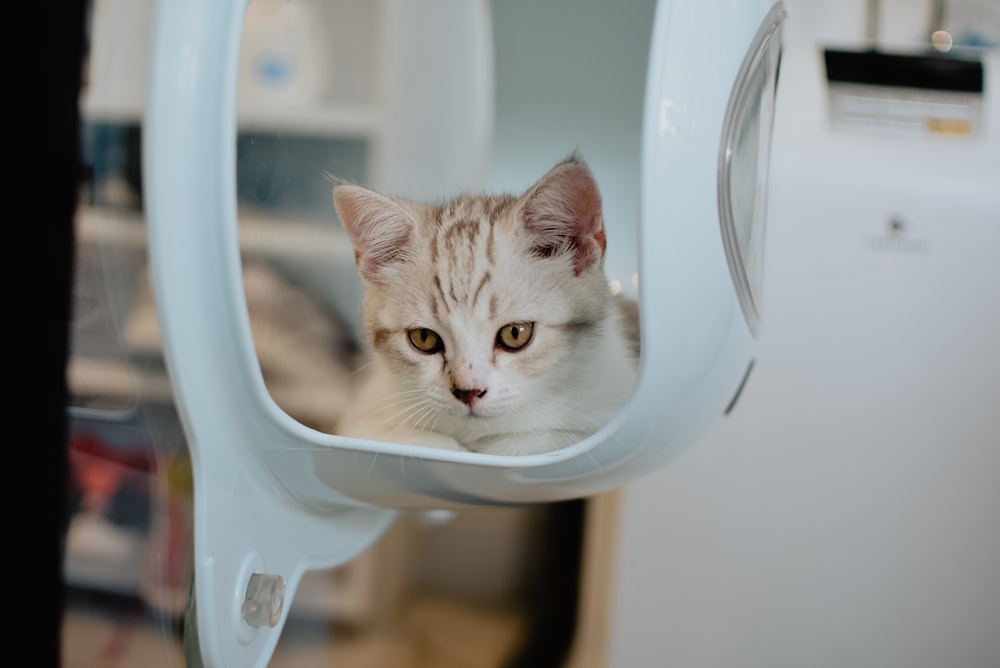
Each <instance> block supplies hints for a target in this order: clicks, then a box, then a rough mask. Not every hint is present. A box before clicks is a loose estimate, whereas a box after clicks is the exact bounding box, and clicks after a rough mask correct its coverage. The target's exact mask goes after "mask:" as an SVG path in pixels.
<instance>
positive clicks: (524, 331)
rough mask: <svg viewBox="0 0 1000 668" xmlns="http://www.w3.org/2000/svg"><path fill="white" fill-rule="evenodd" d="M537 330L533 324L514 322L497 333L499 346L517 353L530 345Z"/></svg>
mask: <svg viewBox="0 0 1000 668" xmlns="http://www.w3.org/2000/svg"><path fill="white" fill-rule="evenodd" d="M534 329H535V323H533V322H512V323H510V324H507V325H504V326H503V327H501V328H500V331H499V332H497V345H498V346H500V347H501V348H503V349H504V350H509V351H515V350H520V349H521V348H523V347H525V346H526V345H528V342H529V341H531V334H532V332H533V331H534Z"/></svg>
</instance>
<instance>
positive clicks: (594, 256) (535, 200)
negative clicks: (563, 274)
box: [521, 155, 607, 275]
mask: <svg viewBox="0 0 1000 668" xmlns="http://www.w3.org/2000/svg"><path fill="white" fill-rule="evenodd" d="M521 199H522V209H521V211H522V217H523V220H524V224H525V226H526V227H527V229H528V231H529V232H530V233H531V234H533V235H534V236H535V240H536V243H535V245H534V247H533V249H532V251H533V252H534V253H535V254H536V255H538V256H539V257H552V256H553V255H560V254H563V253H572V254H573V266H574V270H575V272H576V273H577V274H578V275H579V274H580V273H582V272H584V271H586V270H587V269H589V268H590V267H591V266H593V265H594V264H595V263H596V262H598V261H599V260H600V259H601V258H602V257H604V251H605V248H606V247H607V242H606V239H605V235H604V217H603V215H602V213H601V193H600V191H599V190H598V188H597V182H596V181H594V177H593V175H592V174H591V173H590V168H588V167H587V164H586V163H585V162H583V160H582V159H580V158H579V157H577V156H575V155H574V156H572V157H570V158H569V159H568V160H565V161H564V162H561V163H559V164H558V165H556V166H555V167H553V168H552V169H551V170H550V171H549V173H548V174H546V175H545V176H544V177H542V179H541V180H540V181H539V182H538V183H536V184H535V185H534V186H532V187H531V189H530V190H528V192H527V193H525V195H524V196H523V197H522V198H521Z"/></svg>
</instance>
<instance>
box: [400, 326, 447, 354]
mask: <svg viewBox="0 0 1000 668" xmlns="http://www.w3.org/2000/svg"><path fill="white" fill-rule="evenodd" d="M406 334H407V336H408V337H409V339H410V343H411V344H413V347H414V348H416V349H417V350H419V351H420V352H422V353H427V354H428V355H433V354H434V353H439V352H441V351H442V350H444V343H443V342H442V341H441V337H440V336H438V333H437V332H435V331H434V330H433V329H427V328H426V327H414V328H413V329H411V330H409V331H408V332H407V333H406Z"/></svg>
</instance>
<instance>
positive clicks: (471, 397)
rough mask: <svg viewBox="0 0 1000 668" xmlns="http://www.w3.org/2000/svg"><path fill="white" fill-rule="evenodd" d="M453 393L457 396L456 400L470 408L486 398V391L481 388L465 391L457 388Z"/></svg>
mask: <svg viewBox="0 0 1000 668" xmlns="http://www.w3.org/2000/svg"><path fill="white" fill-rule="evenodd" d="M451 393H452V394H454V395H455V398H456V399H458V400H459V401H461V402H462V403H463V404H465V405H467V406H468V407H469V408H472V406H473V405H474V404H475V403H476V402H477V401H478V400H480V399H482V398H483V397H485V396H486V390H480V389H479V388H473V389H471V390H465V389H461V388H457V387H456V388H455V389H453V390H452V391H451Z"/></svg>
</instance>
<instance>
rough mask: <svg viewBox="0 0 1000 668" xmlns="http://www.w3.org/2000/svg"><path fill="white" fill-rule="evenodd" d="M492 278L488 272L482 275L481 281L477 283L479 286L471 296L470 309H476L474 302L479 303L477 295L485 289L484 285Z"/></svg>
mask: <svg viewBox="0 0 1000 668" xmlns="http://www.w3.org/2000/svg"><path fill="white" fill-rule="evenodd" d="M492 277H493V276H492V275H491V274H490V272H489V271H487V272H486V273H485V274H483V278H482V280H480V281H479V285H478V286H477V287H476V291H475V292H474V293H473V295H472V308H475V307H476V302H478V301H479V293H480V292H482V291H483V288H484V287H486V284H487V283H488V282H489V280H490V279H491V278H492Z"/></svg>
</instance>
